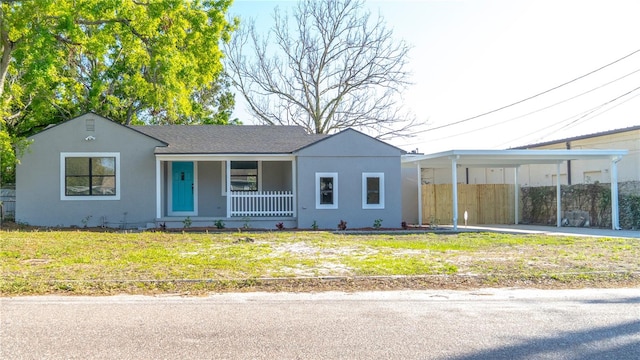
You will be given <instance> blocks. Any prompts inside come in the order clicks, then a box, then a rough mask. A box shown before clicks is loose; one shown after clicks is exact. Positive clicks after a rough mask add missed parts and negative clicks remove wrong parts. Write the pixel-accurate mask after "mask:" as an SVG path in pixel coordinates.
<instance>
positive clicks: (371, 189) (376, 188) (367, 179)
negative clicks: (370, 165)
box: [362, 173, 384, 209]
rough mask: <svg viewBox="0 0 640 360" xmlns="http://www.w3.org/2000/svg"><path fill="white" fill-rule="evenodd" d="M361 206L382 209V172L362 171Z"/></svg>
mask: <svg viewBox="0 0 640 360" xmlns="http://www.w3.org/2000/svg"><path fill="white" fill-rule="evenodd" d="M362 208H363V209H384V173H362Z"/></svg>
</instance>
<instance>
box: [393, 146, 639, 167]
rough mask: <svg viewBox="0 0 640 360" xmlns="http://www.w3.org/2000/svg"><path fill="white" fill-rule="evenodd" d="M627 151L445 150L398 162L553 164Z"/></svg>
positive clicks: (618, 155) (432, 164)
mask: <svg viewBox="0 0 640 360" xmlns="http://www.w3.org/2000/svg"><path fill="white" fill-rule="evenodd" d="M628 154H629V151H628V150H620V149H613V150H603V149H594V150H585V149H579V150H449V151H443V152H438V153H433V154H424V155H418V154H406V155H403V156H402V165H403V166H405V167H410V166H416V164H419V165H420V167H422V168H447V167H450V166H451V163H452V161H454V160H455V162H456V164H457V165H459V166H462V167H470V168H473V167H480V168H486V167H502V168H513V167H518V166H521V165H530V164H557V163H560V162H563V161H567V160H590V159H611V160H616V159H619V158H621V157H622V156H625V155H628Z"/></svg>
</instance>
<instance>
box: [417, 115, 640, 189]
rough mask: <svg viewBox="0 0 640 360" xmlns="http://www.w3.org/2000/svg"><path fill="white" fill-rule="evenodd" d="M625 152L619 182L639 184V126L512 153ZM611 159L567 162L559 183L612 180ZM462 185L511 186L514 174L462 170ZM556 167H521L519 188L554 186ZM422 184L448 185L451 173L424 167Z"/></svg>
mask: <svg viewBox="0 0 640 360" xmlns="http://www.w3.org/2000/svg"><path fill="white" fill-rule="evenodd" d="M524 149H529V150H585V149H588V150H598V149H606V150H615V149H620V150H628V155H625V156H624V157H623V158H622V159H621V160H620V161H619V162H618V164H617V166H618V181H619V182H629V181H640V125H636V126H631V127H627V128H623V129H617V130H611V131H605V132H599V133H594V134H589V135H582V136H576V137H571V138H566V139H559V140H554V141H549V142H544V143H538V144H532V145H526V146H521V147H517V148H514V149H513V150H524ZM610 162H611V161H610V159H606V158H604V159H587V160H573V161H572V160H569V161H567V162H563V163H562V164H561V165H560V180H561V181H560V184H561V185H568V184H589V183H595V182H596V181H597V182H601V183H608V182H610V180H611V175H610V174H609V167H610V166H611V164H610ZM456 175H457V176H456V177H457V181H458V183H461V184H513V183H514V181H515V175H514V172H513V171H512V170H511V169H509V168H503V167H463V166H460V167H459V168H458V172H457V174H456ZM557 177H558V175H557V168H556V165H555V164H551V165H549V164H547V165H544V164H530V165H527V164H525V165H522V166H521V167H520V168H519V171H518V182H519V183H520V185H522V186H555V185H556V184H557ZM421 178H422V181H423V183H427V184H450V183H451V179H452V174H451V171H450V170H449V169H448V168H447V169H439V168H423V169H422V170H421Z"/></svg>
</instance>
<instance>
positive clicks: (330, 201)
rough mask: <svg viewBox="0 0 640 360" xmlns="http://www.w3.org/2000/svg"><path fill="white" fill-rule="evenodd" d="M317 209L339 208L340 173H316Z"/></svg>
mask: <svg viewBox="0 0 640 360" xmlns="http://www.w3.org/2000/svg"><path fill="white" fill-rule="evenodd" d="M315 193H316V209H337V208H338V173H335V172H332V173H329V172H321V173H316V187H315Z"/></svg>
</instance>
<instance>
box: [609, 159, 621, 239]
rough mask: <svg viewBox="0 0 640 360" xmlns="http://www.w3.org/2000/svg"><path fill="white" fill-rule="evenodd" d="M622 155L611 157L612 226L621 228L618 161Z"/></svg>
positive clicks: (617, 228) (614, 228)
mask: <svg viewBox="0 0 640 360" xmlns="http://www.w3.org/2000/svg"><path fill="white" fill-rule="evenodd" d="M621 159H622V157H620V156H615V157H612V158H611V170H610V172H611V228H612V229H613V230H620V209H619V204H618V161H620V160H621Z"/></svg>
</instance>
